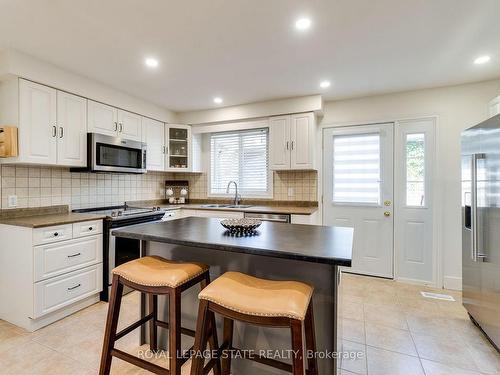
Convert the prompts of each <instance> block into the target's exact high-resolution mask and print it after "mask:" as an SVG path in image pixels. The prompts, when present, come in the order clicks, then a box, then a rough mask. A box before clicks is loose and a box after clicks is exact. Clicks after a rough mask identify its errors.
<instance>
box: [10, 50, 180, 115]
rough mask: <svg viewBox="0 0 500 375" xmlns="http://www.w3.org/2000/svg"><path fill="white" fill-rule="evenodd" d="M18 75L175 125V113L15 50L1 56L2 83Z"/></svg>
mask: <svg viewBox="0 0 500 375" xmlns="http://www.w3.org/2000/svg"><path fill="white" fill-rule="evenodd" d="M8 74H10V75H15V76H19V77H23V78H26V79H29V80H32V81H35V82H39V83H42V84H45V85H48V86H52V87H55V88H58V89H61V90H65V91H68V92H71V93H74V94H77V95H81V96H84V97H87V98H89V99H93V100H96V101H100V102H103V103H106V104H110V105H113V106H115V107H118V108H122V109H126V110H128V111H131V112H135V113H138V114H141V115H143V116H147V117H151V118H154V119H157V120H160V121H164V122H170V123H175V122H177V116H176V114H175V113H174V112H172V111H170V110H168V109H166V108H163V107H159V106H157V105H154V104H152V103H149V102H147V101H144V100H142V99H139V98H136V97H134V96H131V95H128V94H126V93H124V92H121V91H119V90H116V89H113V88H111V87H109V86H106V85H104V84H101V83H99V82H97V81H93V80H91V79H88V78H86V77H84V76H80V75H78V74H75V73H71V72H69V71H66V70H64V69H61V68H59V67H57V66H55V65H53V64H50V63H47V62H45V61H42V60H39V59H36V58H34V57H32V56H29V55H27V54H24V53H21V52H19V51H15V50H7V51H3V52H0V79H2V77H3V76H5V75H8Z"/></svg>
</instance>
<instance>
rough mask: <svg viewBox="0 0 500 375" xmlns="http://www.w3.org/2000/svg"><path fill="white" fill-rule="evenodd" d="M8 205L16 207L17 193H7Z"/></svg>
mask: <svg viewBox="0 0 500 375" xmlns="http://www.w3.org/2000/svg"><path fill="white" fill-rule="evenodd" d="M8 205H9V207H17V195H9V197H8Z"/></svg>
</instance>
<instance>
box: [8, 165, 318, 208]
mask: <svg viewBox="0 0 500 375" xmlns="http://www.w3.org/2000/svg"><path fill="white" fill-rule="evenodd" d="M0 176H1V181H2V183H1V194H0V196H1V207H2V209H6V208H9V207H8V196H9V195H16V196H17V206H16V208H25V207H43V206H54V205H60V204H67V205H70V207H71V208H86V207H96V206H110V205H120V204H123V202H125V201H133V200H150V199H161V198H163V197H164V181H165V180H172V179H180V180H188V181H189V186H190V197H191V198H196V199H204V198H207V188H208V183H207V174H205V173H201V174H193V173H166V172H148V173H147V174H143V175H133V174H112V173H102V174H101V173H98V174H94V173H74V172H70V171H69V168H59V167H40V166H14V165H1V166H0ZM273 184H274V187H273V189H274V199H276V200H290V201H293V200H296V201H317V173H316V172H314V171H301V172H296V171H290V172H288V171H286V172H274V176H273ZM290 188H291V190H290V193H292V195H291V196H288V195H289V189H290Z"/></svg>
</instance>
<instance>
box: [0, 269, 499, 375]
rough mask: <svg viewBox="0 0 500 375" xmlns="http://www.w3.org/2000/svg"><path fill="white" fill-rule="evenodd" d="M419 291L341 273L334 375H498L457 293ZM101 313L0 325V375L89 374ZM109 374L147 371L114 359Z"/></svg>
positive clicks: (131, 315)
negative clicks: (33, 324)
mask: <svg viewBox="0 0 500 375" xmlns="http://www.w3.org/2000/svg"><path fill="white" fill-rule="evenodd" d="M421 290H429V291H433V290H432V289H430V288H424V287H419V286H414V285H409V284H403V283H397V282H393V281H388V280H381V279H375V278H369V277H363V276H353V275H348V274H344V277H343V290H342V296H343V309H342V313H341V317H340V318H339V319H340V320H341V323H342V336H343V351H354V352H360V353H361V357H360V358H359V359H357V360H343V361H342V375H352V374H359V375H363V374H369V375H379V374H380V375H392V374H394V375H413V374H416V375H417V374H418V375H424V374H425V375H478V374H488V375H495V374H500V355H499V354H498V353H497V352H496V351H495V350H494V349H493V348H492V346H491V345H490V344H489V343H488V342H487V341H486V339H485V338H484V337H483V336H482V334H481V333H480V332H479V331H478V330H477V329H476V328H475V327H474V325H473V324H472V323H471V322H470V321H469V319H468V317H467V314H466V313H465V310H464V309H463V307H462V306H461V297H460V293H457V292H451V291H445V292H444V293H448V294H451V295H453V297H454V298H455V299H456V302H448V301H438V300H430V299H424V298H423V297H421V296H420V291H421ZM437 292H441V293H443V291H442V290H439V291H437ZM138 297H139V295H138V294H137V293H131V294H129V295H127V296H126V297H125V298H124V300H123V307H122V313H121V316H120V326H122V327H123V326H125V325H127V324H130V323H131V322H133V321H135V320H136V319H137V318H138V315H139V313H138V311H139V309H138V303H139V298H138ZM106 312H107V304H105V303H98V304H95V305H93V306H91V307H89V308H87V309H85V310H82V311H80V312H78V313H77V314H74V315H72V316H70V317H68V318H66V319H63V320H61V321H59V322H57V323H54V324H52V325H50V326H48V327H45V328H43V329H41V330H39V331H37V332H34V333H28V332H25V331H24V330H22V329H20V328H18V327H15V326H13V325H11V324H9V323H7V322H3V321H0V374H2V375H7V374H13V375H14V374H15V375H22V374H30V375H37V374H50V375H59V374H61V375H63V374H64V375H65V374H75V375H80V374H81V375H83V374H85V375H87V374H96V373H97V369H98V366H99V360H100V351H101V345H102V335H103V330H104V322H105V318H106ZM137 342H138V332H137V331H136V332H134V333H133V334H131V335H129V336H126V337H125V338H123V339H122V340H120V341H119V343H118V346H119V347H120V348H121V349H122V350H126V351H128V352H130V353H137V351H138V349H140V348H138V347H137ZM155 362H157V363H164V359H160V360H155ZM188 367H189V366H185V367H184V368H183V374H188V373H189V368H188ZM112 373H114V374H126V375H128V374H146V373H148V372H147V371H144V370H140V369H137V368H135V367H134V366H131V365H129V364H127V363H125V362H123V361H120V360H118V359H114V360H113V366H112Z"/></svg>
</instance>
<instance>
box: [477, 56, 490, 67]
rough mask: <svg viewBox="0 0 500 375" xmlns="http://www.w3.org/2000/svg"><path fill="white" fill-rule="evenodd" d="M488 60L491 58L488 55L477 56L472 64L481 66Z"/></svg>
mask: <svg viewBox="0 0 500 375" xmlns="http://www.w3.org/2000/svg"><path fill="white" fill-rule="evenodd" d="M490 60H491V58H490V57H489V56H488V55H484V56H479V57H478V58H477V59H475V60H474V64H476V65H481V64H485V63H487V62H488V61H490Z"/></svg>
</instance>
